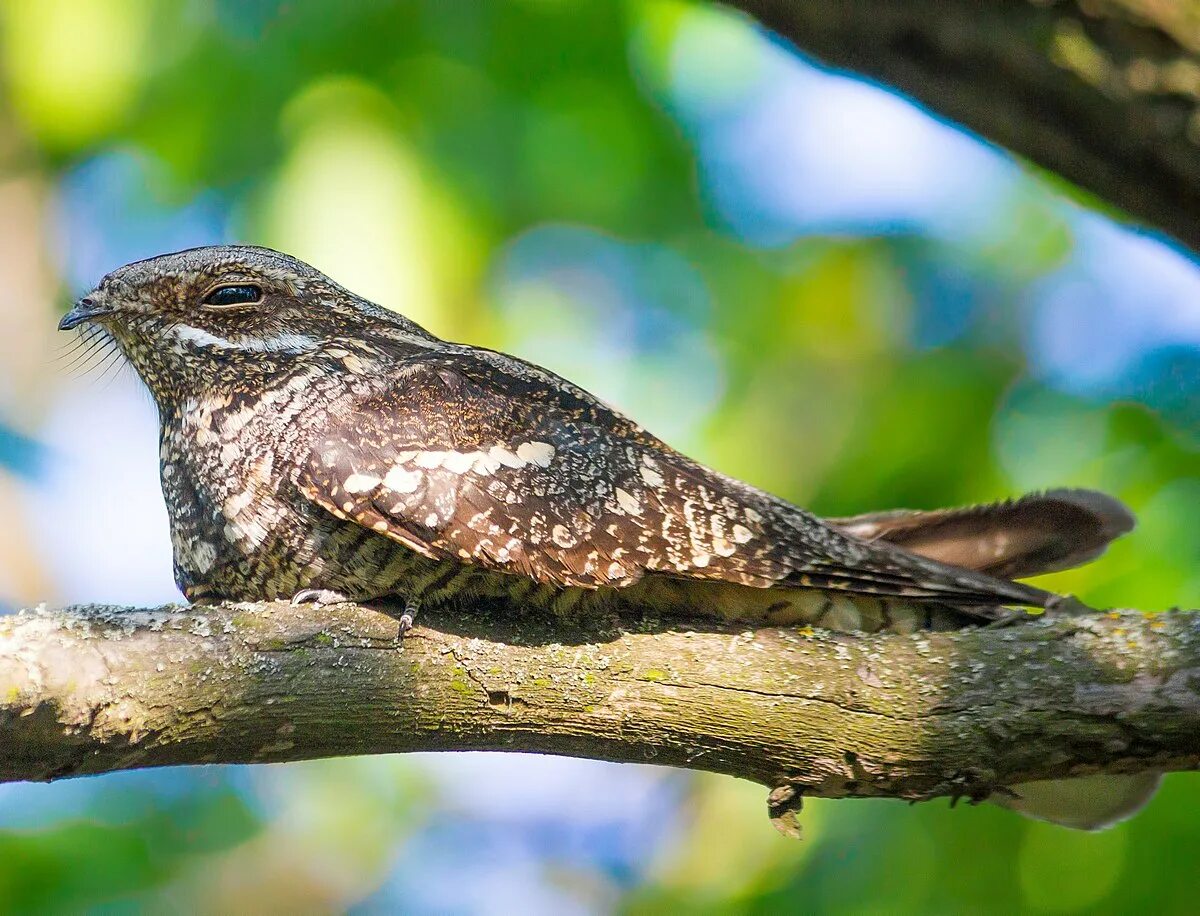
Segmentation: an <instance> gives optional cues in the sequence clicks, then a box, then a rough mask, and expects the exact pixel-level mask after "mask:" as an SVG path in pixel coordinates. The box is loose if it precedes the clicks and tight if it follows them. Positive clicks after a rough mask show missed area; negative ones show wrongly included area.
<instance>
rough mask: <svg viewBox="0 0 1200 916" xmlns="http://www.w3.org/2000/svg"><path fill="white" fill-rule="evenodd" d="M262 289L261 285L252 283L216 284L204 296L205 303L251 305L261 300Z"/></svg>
mask: <svg viewBox="0 0 1200 916" xmlns="http://www.w3.org/2000/svg"><path fill="white" fill-rule="evenodd" d="M262 296H263V291H262V287H261V286H255V285H254V284H252V283H239V284H235V285H233V286H218V287H217V288H216V289H214V290H213V291H212V292H210V293H209V294H208V295H207V296H205V297H204V304H205V305H216V306H225V305H253V304H254V303H256V302H261V301H262Z"/></svg>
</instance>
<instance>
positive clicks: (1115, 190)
mask: <svg viewBox="0 0 1200 916" xmlns="http://www.w3.org/2000/svg"><path fill="white" fill-rule="evenodd" d="M726 2H727V3H728V5H730V6H734V7H738V8H740V9H742V10H744V11H746V12H748V13H750V14H751V15H753V16H755V17H756V18H757V19H759V20H760V21H761V22H762V23H763V24H765V25H767V26H768V27H770V28H771V29H774V30H775V31H777V32H779V33H780V34H781V35H783V36H785V37H786V38H788V39H789V40H791V41H792V42H794V43H795V44H796V45H797V46H798V47H800V48H801V49H802V50H804V51H806V52H808V53H810V54H812V55H813V56H814V57H817V58H819V59H821V60H823V61H825V62H827V63H828V64H830V65H832V66H835V67H839V68H844V69H848V70H853V71H855V72H858V73H861V74H863V75H865V76H868V77H871V78H873V79H877V80H880V81H882V82H884V83H887V84H889V85H891V86H894V87H896V88H897V89H899V90H901V91H902V92H904V93H906V94H907V95H909V96H911V97H913V98H914V99H916V100H917V101H919V102H921V103H922V104H924V105H926V106H928V107H929V108H930V109H932V110H933V111H934V112H937V113H939V114H942V115H945V116H946V117H948V118H950V119H952V120H955V121H958V122H960V123H961V124H963V125H965V126H966V127H968V128H970V129H971V130H973V131H975V132H977V133H979V134H980V135H982V136H983V137H985V138H987V139H989V140H992V141H994V142H996V143H998V144H1000V145H1002V146H1005V147H1007V148H1008V149H1010V150H1012V151H1014V152H1016V153H1018V154H1020V155H1022V156H1025V157H1028V158H1029V159H1030V160H1032V161H1033V162H1035V163H1037V164H1039V165H1041V166H1043V167H1044V168H1047V169H1049V170H1050V171H1052V172H1054V173H1056V174H1058V175H1061V176H1062V177H1064V178H1066V179H1068V180H1070V181H1072V182H1074V183H1075V184H1076V185H1078V186H1079V187H1081V188H1083V189H1086V190H1087V191H1089V192H1091V193H1092V194H1094V195H1096V196H1097V197H1098V198H1100V199H1101V200H1103V201H1107V202H1108V203H1110V204H1113V205H1115V206H1116V207H1119V208H1121V209H1123V210H1125V211H1127V212H1128V213H1129V214H1131V215H1132V216H1133V217H1134V218H1136V219H1138V220H1140V221H1143V222H1145V223H1146V224H1147V225H1149V226H1151V227H1155V228H1158V229H1161V230H1163V231H1165V232H1167V233H1169V234H1171V235H1173V236H1175V238H1177V239H1178V240H1179V241H1181V242H1183V243H1184V244H1186V245H1188V246H1190V247H1191V248H1192V249H1193V250H1196V251H1200V220H1198V219H1197V214H1200V2H1198V0H990V2H987V3H974V2H970V0H854V2H845V0H803V2H800V0H726Z"/></svg>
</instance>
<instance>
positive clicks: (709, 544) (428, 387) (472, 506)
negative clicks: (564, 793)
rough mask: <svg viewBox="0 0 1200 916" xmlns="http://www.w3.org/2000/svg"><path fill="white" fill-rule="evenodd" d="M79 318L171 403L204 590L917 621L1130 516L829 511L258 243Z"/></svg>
mask: <svg viewBox="0 0 1200 916" xmlns="http://www.w3.org/2000/svg"><path fill="white" fill-rule="evenodd" d="M85 322H86V323H90V324H93V325H99V326H101V327H102V328H103V329H104V330H105V331H106V332H107V333H109V334H111V335H112V336H113V338H114V339H115V340H116V342H117V343H118V345H119V346H120V347H121V349H122V351H123V352H124V354H125V355H126V357H127V358H128V359H129V361H130V362H131V363H132V364H133V366H134V367H135V368H136V369H137V371H138V373H139V374H140V376H141V377H142V379H143V380H144V381H145V382H146V384H147V386H148V387H149V389H150V391H151V392H152V394H153V395H154V398H155V401H156V402H157V403H158V406H159V410H160V414H161V420H162V434H161V463H162V484H163V492H164V495H165V497H166V501H167V506H168V509H169V511H170V516H171V533H172V540H173V543H174V550H175V574H176V579H177V581H178V583H179V586H180V588H181V589H182V590H183V592H184V594H185V595H186V596H187V597H188V598H189V599H192V600H217V599H242V600H249V599H267V598H280V597H291V596H295V595H298V594H299V595H301V596H315V597H317V598H318V599H323V600H332V599H336V598H337V597H339V596H345V597H347V598H352V599H355V600H373V599H389V600H396V601H401V602H405V603H409V604H413V603H418V602H442V601H452V600H456V599H477V598H487V599H494V600H500V601H508V602H511V603H512V604H514V605H520V606H522V607H526V606H532V607H538V608H544V609H548V610H553V611H555V612H559V613H588V612H591V611H593V610H595V609H597V608H599V607H606V608H614V609H623V608H629V609H633V610H637V609H650V610H653V611H655V612H658V613H663V614H677V615H681V616H686V615H696V614H700V615H718V616H729V617H735V618H740V619H746V620H754V621H771V622H781V623H787V622H806V623H820V624H824V625H828V626H833V627H836V628H839V629H844V630H855V629H863V630H876V629H881V628H885V627H891V628H893V629H898V630H907V629H912V628H914V627H916V626H921V625H950V624H956V623H959V622H962V621H964V620H967V619H972V618H974V619H992V618H995V617H997V616H998V615H1000V614H1001V613H1002V610H1001V609H1002V608H1003V607H1005V606H1007V605H1029V606H1035V607H1041V606H1044V605H1045V604H1046V603H1047V601H1048V600H1049V599H1050V598H1051V597H1052V596H1050V595H1049V594H1048V593H1046V592H1043V591H1041V590H1038V589H1035V588H1031V587H1029V586H1025V585H1021V584H1017V583H1014V582H1012V581H1010V580H1008V579H1005V578H997V577H995V576H992V575H988V574H987V573H986V572H981V571H979V570H988V571H991V572H998V573H1001V574H1003V575H1011V574H1029V573H1032V572H1036V571H1039V569H1041V568H1049V567H1051V566H1054V565H1055V564H1057V565H1058V566H1061V565H1064V563H1067V562H1073V561H1075V560H1077V559H1079V558H1087V557H1090V556H1092V555H1094V554H1095V553H1097V552H1099V550H1101V549H1103V546H1104V544H1106V543H1107V541H1108V540H1110V539H1111V538H1112V537H1114V536H1116V535H1117V534H1119V533H1121V532H1123V531H1124V530H1127V528H1128V526H1129V522H1130V520H1129V517H1128V515H1127V513H1125V512H1124V510H1123V507H1120V504H1118V503H1116V502H1115V501H1113V500H1111V499H1109V498H1108V497H1104V496H1102V495H1100V494H1082V493H1080V492H1079V491H1059V492H1058V493H1057V494H1048V495H1047V496H1045V497H1029V498H1027V499H1026V500H1023V501H1020V502H1017V503H1013V504H1004V505H1001V506H996V507H988V508H984V509H978V510H967V511H958V512H954V513H934V514H921V513H907V514H895V513H890V514H884V515H882V516H869V517H863V518H861V519H843V520H838V521H836V522H832V523H826V522H823V521H821V520H819V519H817V518H815V517H813V516H812V515H810V514H808V513H806V512H804V511H802V510H800V509H798V508H796V507H794V506H792V505H790V504H788V503H786V502H784V501H783V500H780V499H778V498H776V497H774V496H771V495H770V494H767V493H764V492H762V491H760V490H757V489H754V488H753V487H750V486H748V485H746V484H743V483H740V482H738V481H736V480H733V479H730V478H728V477H725V476H723V475H721V474H719V473H717V472H715V471H713V470H710V469H708V468H705V467H703V466H701V465H699V464H697V463H696V462H694V461H692V460H690V459H688V458H687V457H685V456H683V455H681V454H679V453H678V452H676V451H674V450H673V449H671V448H670V447H668V446H667V445H665V444H664V443H663V442H661V441H659V440H658V439H656V438H655V437H654V436H652V435H651V434H649V433H648V432H646V431H645V430H644V429H642V428H641V427H639V426H638V425H637V424H635V423H633V422H631V421H630V420H628V419H626V418H625V417H623V416H621V415H620V414H618V413H616V412H615V411H614V410H612V409H611V408H609V407H607V406H606V405H604V404H602V403H601V402H600V401H598V400H597V399H596V398H594V397H592V396H591V395H590V394H588V393H587V392H585V391H583V390H581V389H579V388H577V387H576V386H574V385H572V384H571V383H569V382H567V381H565V380H563V379H561V378H559V377H558V376H556V375H554V374H553V373H550V372H548V371H546V370H544V369H540V368H538V367H536V366H533V365H530V364H529V363H526V362H523V361H521V360H519V359H515V358H513V357H509V356H505V355H503V354H500V353H495V352H492V351H490V350H484V349H480V348H476V347H470V346H464V345H460V344H453V343H448V342H445V341H442V340H439V339H438V338H436V337H434V336H432V335H430V334H429V333H427V332H426V331H424V330H423V329H422V328H420V327H418V326H417V325H415V324H413V323H412V322H410V321H408V320H407V319H405V318H403V317H401V316H399V315H397V314H395V313H393V312H390V311H387V310H385V309H383V308H380V307H379V306H376V305H374V304H372V303H369V302H366V301H365V300H363V299H361V298H359V297H358V296H355V295H354V294H352V293H350V292H349V291H347V290H345V289H343V288H342V287H340V286H338V285H337V284H336V283H334V282H333V281H331V280H329V279H328V278H327V277H325V276H324V275H322V274H321V273H319V272H318V271H316V270H314V269H313V268H312V267H309V266H308V265H306V264H304V263H302V262H300V261H297V260H295V259H294V258H291V257H288V256H287V255H284V254H280V253H278V252H273V251H269V250H267V249H262V248H250V247H213V248H200V249H194V250H191V251H184V252H179V253H175V254H169V255H163V256H161V257H157V258H153V259H150V260H147V261H140V262H137V263H134V264H130V265H128V266H126V267H123V268H121V269H120V270H117V271H115V272H113V273H112V274H110V275H108V276H107V277H105V278H104V280H103V281H102V282H101V283H100V285H99V287H97V289H96V290H95V291H94V292H93V293H91V294H89V295H88V296H87V297H85V298H84V299H83V300H81V301H80V303H79V304H78V305H77V306H76V308H75V309H74V310H73V311H72V312H71V313H70V314H69V315H68V316H67V317H66V318H65V319H64V320H63V327H67V328H69V327H75V326H77V325H80V324H83V323H85ZM1064 494H1065V495H1064ZM1018 529H1019V531H1020V536H1019V537H1016V536H1014V533H1015V532H1018ZM921 532H927V533H928V535H929V536H928V537H925V538H923V537H922V536H921ZM891 540H896V541H898V542H900V543H902V544H904V545H905V546H908V547H910V548H911V550H905V549H902V548H901V547H898V546H896V545H895V544H893V543H891V542H890V541H891ZM921 553H925V554H926V556H921V555H919V554H921ZM947 557H948V558H951V559H953V560H954V561H955V562H957V563H959V564H961V565H950V564H948V563H943V562H939V559H938V558H947ZM968 567H973V568H968Z"/></svg>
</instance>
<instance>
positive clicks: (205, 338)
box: [167, 324, 318, 353]
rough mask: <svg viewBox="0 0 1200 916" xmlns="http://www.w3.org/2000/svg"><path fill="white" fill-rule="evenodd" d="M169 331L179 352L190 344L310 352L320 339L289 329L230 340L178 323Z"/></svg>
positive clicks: (273, 351)
mask: <svg viewBox="0 0 1200 916" xmlns="http://www.w3.org/2000/svg"><path fill="white" fill-rule="evenodd" d="M167 335H168V336H169V337H172V338H174V340H175V345H174V349H175V351H176V352H178V353H182V352H184V348H185V347H187V346H192V347H197V348H199V349H205V348H211V349H214V350H243V351H246V352H248V353H308V352H311V351H313V350H315V349H316V348H317V346H318V344H317V341H316V340H314V339H313V338H311V337H308V336H306V335H304V334H293V333H291V332H286V331H285V332H283V333H280V334H275V335H274V336H272V337H250V336H243V337H237V338H234V339H232V340H230V339H227V338H224V337H217V336H216V335H215V334H210V333H209V332H208V331H206V330H204V329H203V328H193V327H191V326H190V325H186V324H177V325H173V326H172V327H170V328H168V329H167Z"/></svg>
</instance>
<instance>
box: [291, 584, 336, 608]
mask: <svg viewBox="0 0 1200 916" xmlns="http://www.w3.org/2000/svg"><path fill="white" fill-rule="evenodd" d="M349 600H350V599H349V598H347V597H346V596H345V595H343V594H342V593H341V592H335V591H332V590H330V589H327V588H302V589H301V590H300V591H298V592H296V594H294V595H292V605H293V606H296V607H298V606H299V605H301V604H317V605H322V604H343V603H345V602H346V601H349Z"/></svg>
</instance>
